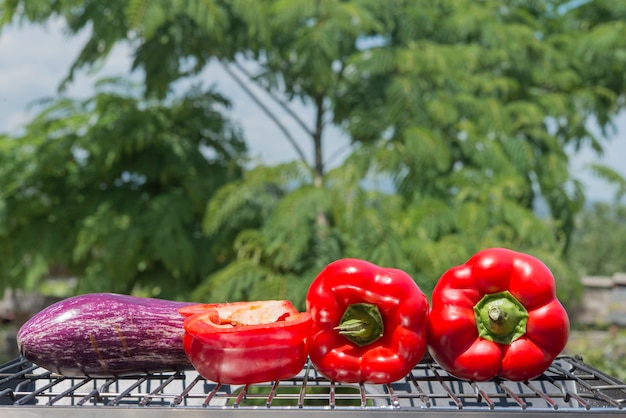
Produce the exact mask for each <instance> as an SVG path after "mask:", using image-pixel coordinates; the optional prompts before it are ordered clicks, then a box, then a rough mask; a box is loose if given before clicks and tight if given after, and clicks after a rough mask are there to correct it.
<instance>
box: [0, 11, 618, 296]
mask: <svg viewBox="0 0 626 418" xmlns="http://www.w3.org/2000/svg"><path fill="white" fill-rule="evenodd" d="M625 10H626V6H624V5H623V4H621V3H620V4H616V2H611V1H608V0H595V1H588V2H570V1H563V0H540V1H533V2H526V1H512V2H511V1H504V0H494V1H484V2H477V1H472V0H458V1H436V0H428V1H420V2H415V1H409V0H392V1H375V0H352V1H339V0H319V1H308V0H232V1H231V0H229V1H226V0H203V1H197V0H174V1H169V2H165V1H158V0H132V1H127V2H121V1H118V0H116V1H113V2H106V3H103V2H97V1H94V0H85V1H60V2H52V3H51V2H46V1H43V0H29V1H28V2H26V1H24V0H12V1H5V2H4V4H3V6H2V8H1V9H0V14H1V19H2V20H1V21H2V22H4V23H5V24H6V23H9V22H12V21H14V20H15V19H16V18H20V17H21V18H25V19H28V20H30V21H33V22H45V21H46V20H47V19H49V18H50V17H53V16H60V17H61V18H63V19H64V20H65V21H66V22H67V24H68V27H69V29H70V31H71V32H72V33H77V32H80V31H82V30H87V29H88V28H90V27H92V28H93V30H92V32H91V37H90V39H89V41H88V42H87V44H86V45H85V48H84V49H83V51H82V53H81V54H80V56H79V58H78V59H77V60H76V62H75V63H74V64H73V66H72V67H71V69H70V73H69V76H68V80H71V77H72V75H73V74H74V72H75V71H76V70H78V69H80V68H82V67H85V66H91V65H94V64H96V63H98V62H99V61H100V60H102V59H105V58H106V56H107V54H108V52H109V51H110V50H111V47H112V46H113V45H114V44H115V43H117V42H128V43H129V44H130V45H131V46H132V47H133V48H134V51H135V54H134V68H136V69H141V70H143V71H144V73H145V84H146V87H147V89H146V91H147V97H148V98H152V97H156V98H164V97H168V95H169V94H172V92H173V90H172V86H173V83H174V82H175V81H177V80H179V79H182V78H193V76H194V75H195V74H198V73H199V72H200V70H202V69H203V68H205V66H206V64H207V63H209V62H211V61H212V60H217V61H218V62H219V63H221V64H222V65H223V66H224V68H225V69H226V70H227V72H228V73H229V74H231V76H233V77H235V79H236V80H237V81H239V82H240V83H241V85H242V87H244V88H245V86H246V83H248V82H253V83H257V85H259V86H261V87H262V88H264V89H265V91H266V92H267V93H268V95H267V98H268V99H271V100H274V101H276V102H278V103H279V104H280V105H281V106H283V107H284V109H285V110H287V112H288V114H289V115H290V117H293V118H295V120H296V122H297V123H298V124H299V125H300V126H301V127H302V128H303V130H304V132H305V134H306V135H307V137H308V138H309V139H310V140H311V146H312V148H313V150H314V157H313V160H312V161H307V160H306V158H304V153H303V152H302V150H301V149H300V148H299V147H298V146H297V145H295V144H296V142H295V141H293V136H292V134H291V133H290V132H288V131H287V130H286V129H285V128H284V125H282V124H281V122H280V120H279V119H278V118H276V117H274V115H272V114H271V112H269V111H268V109H267V108H266V107H265V106H264V105H263V103H264V102H263V100H262V98H260V97H259V96H256V95H254V94H253V93H250V94H251V98H252V99H254V100H255V101H256V102H257V103H259V104H260V105H261V106H263V108H264V109H265V110H266V111H267V112H268V115H269V116H270V117H272V119H273V120H274V121H275V122H276V123H278V124H279V125H280V127H281V128H282V129H283V133H284V134H285V136H286V138H287V140H289V141H291V143H292V145H294V147H296V153H297V154H298V155H299V156H300V161H298V162H295V163H292V164H286V165H280V166H277V167H262V166H261V167H254V168H253V169H251V170H250V171H246V172H245V173H244V175H243V176H242V177H241V178H239V179H236V180H235V181H234V182H232V183H230V182H226V181H224V183H223V184H222V187H221V188H219V190H218V191H217V192H216V194H215V196H214V198H212V199H208V198H206V201H207V202H206V211H205V212H203V213H202V215H201V216H200V218H202V219H203V233H204V234H205V235H204V236H203V239H207V240H209V241H213V240H222V241H221V242H223V243H224V245H222V246H221V248H220V249H219V251H218V252H215V253H211V257H214V259H215V260H224V268H222V269H219V270H214V271H209V272H208V273H207V274H208V276H207V277H208V278H207V279H206V280H205V281H204V282H203V283H202V284H200V286H199V287H197V289H196V292H195V293H194V295H195V297H197V298H202V299H213V300H216V299H219V300H227V299H229V300H232V299H246V298H257V297H260V296H262V295H268V294H270V295H275V294H280V295H286V296H288V297H290V298H293V299H295V300H301V295H302V293H303V291H302V289H304V287H305V286H306V285H307V284H308V282H309V281H310V280H311V279H312V278H313V277H314V276H315V274H316V273H317V272H318V271H319V269H320V268H321V267H323V265H325V264H326V263H327V262H329V261H332V260H333V259H336V258H340V257H345V256H350V257H359V258H366V259H369V260H370V261H372V262H375V263H379V264H383V265H390V266H391V265H393V266H396V267H400V268H403V269H405V270H406V271H408V272H409V273H410V274H412V275H413V276H414V277H415V278H416V280H417V281H418V282H419V283H420V285H422V286H423V287H424V288H425V290H427V291H428V290H429V289H430V288H431V287H432V285H433V284H434V282H435V281H436V279H437V278H438V277H439V275H441V274H442V273H443V272H444V271H445V270H446V269H447V268H449V267H451V266H452V265H455V264H459V263H462V262H464V261H465V260H466V259H467V258H469V256H471V255H472V254H473V253H474V252H475V251H478V250H479V249H481V248H484V247H487V246H506V247H510V248H514V249H517V250H520V251H526V252H529V253H531V254H534V255H536V256H538V257H539V258H541V259H542V260H544V261H545V262H546V263H547V264H548V265H549V266H550V267H551V268H552V269H553V271H554V272H555V275H556V276H557V278H558V280H559V282H560V287H559V288H560V293H561V294H562V295H568V294H571V290H575V288H576V274H575V273H574V272H573V271H572V269H571V268H570V267H569V266H568V265H567V264H566V262H565V259H564V255H565V254H566V253H567V251H568V249H569V245H570V242H571V236H572V233H573V230H574V219H575V215H576V213H578V212H579V211H580V210H581V208H582V206H583V203H584V193H583V190H581V186H580V183H579V182H578V180H577V179H576V177H575V175H574V174H573V173H570V171H569V161H568V154H567V153H566V151H565V150H566V149H567V148H573V149H580V148H583V147H591V148H593V149H595V150H596V151H598V152H600V151H601V150H602V139H603V138H602V137H597V136H595V135H594V134H593V133H592V132H591V131H590V130H589V129H588V128H587V127H588V126H589V122H590V121H591V120H594V121H595V122H597V123H598V125H599V126H600V127H601V128H602V129H603V130H604V131H603V132H604V133H606V130H608V129H610V127H611V121H612V118H613V117H614V116H615V115H616V114H617V113H618V112H619V111H620V110H622V109H623V108H624V105H625V104H626V103H625V99H624V97H625V95H624V93H625V85H624V77H623V68H625V67H626V36H624V35H626V33H625V22H626V17H625V16H626V13H625ZM105 15H106V16H105ZM107 22H109V23H110V24H107ZM244 80H247V81H244ZM295 100H301V101H303V102H305V103H306V104H308V105H309V106H311V107H312V108H313V110H314V120H313V122H312V123H311V124H308V123H306V122H305V121H303V120H302V118H301V117H300V116H299V115H297V114H295V113H294V112H293V111H291V108H290V107H289V105H290V103H292V102H293V101H295ZM329 124H334V125H335V126H337V127H340V128H342V129H343V131H344V132H345V133H346V134H347V135H348V136H349V138H350V141H351V144H352V150H351V151H352V153H351V155H350V157H349V158H348V159H347V160H346V161H345V163H344V164H343V165H342V166H341V167H335V168H333V167H330V166H328V164H327V161H326V160H324V157H327V156H325V155H324V152H323V151H324V150H323V148H322V144H323V142H322V139H323V138H324V134H325V132H326V130H325V128H326V127H327V126H328V125H329ZM120 129H121V128H120ZM69 131H71V129H70V130H69ZM596 171H599V170H596ZM613 174H614V173H613ZM381 179H383V180H389V185H388V186H387V187H372V186H371V183H372V182H377V181H380V180H381ZM538 202H545V203H546V204H547V206H548V208H549V212H550V216H549V217H548V218H547V219H540V218H538V216H537V215H536V213H535V208H536V205H537V203H538ZM180 211H181V212H182V211H183V207H182V205H181V207H180ZM94 219H95V220H94V222H96V223H97V221H98V219H97V218H94ZM157 221H158V220H157ZM181 274H184V270H181ZM194 280H195V279H194ZM263 289H266V290H263ZM264 292H265V293H264ZM272 292H274V293H272ZM298 295H300V296H298ZM298 298H300V299H298Z"/></svg>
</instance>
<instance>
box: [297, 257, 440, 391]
mask: <svg viewBox="0 0 626 418" xmlns="http://www.w3.org/2000/svg"><path fill="white" fill-rule="evenodd" d="M306 305H307V311H308V312H310V313H311V317H312V320H313V325H312V329H311V336H310V337H309V357H310V359H311V362H312V363H313V365H314V366H315V367H316V369H317V370H318V371H319V372H320V373H321V374H323V375H324V376H326V377H327V378H329V379H330V380H333V381H337V382H346V383H357V382H358V383H366V382H367V383H390V382H393V381H396V380H399V379H402V378H404V377H405V376H406V375H407V374H408V373H409V372H410V371H411V369H412V368H413V367H414V366H415V365H416V364H417V363H418V362H419V360H420V359H421V358H422V356H423V355H424V353H425V351H426V320H427V315H428V300H427V299H426V296H425V295H424V293H422V291H421V290H420V288H419V287H418V285H417V284H416V283H415V281H414V280H413V279H412V278H411V277H410V276H409V275H408V274H406V273H405V272H403V271H401V270H398V269H391V268H382V267H379V266H377V265H375V264H372V263H369V262H367V261H364V260H358V259H342V260H338V261H335V262H333V263H331V264H329V265H328V266H326V267H325V268H324V269H323V270H322V271H321V272H320V274H319V275H318V276H317V277H316V278H315V280H314V281H313V283H312V284H311V285H310V287H309V290H308V292H307V296H306Z"/></svg>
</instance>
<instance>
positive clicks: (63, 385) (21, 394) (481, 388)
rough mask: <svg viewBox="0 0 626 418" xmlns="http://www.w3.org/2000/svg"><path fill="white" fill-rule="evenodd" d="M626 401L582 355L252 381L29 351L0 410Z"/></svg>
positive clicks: (535, 407)
mask: <svg viewBox="0 0 626 418" xmlns="http://www.w3.org/2000/svg"><path fill="white" fill-rule="evenodd" d="M625 407H626V385H625V384H624V383H623V382H621V381H619V380H618V379H616V378H614V377H612V376H610V375H607V374H606V373H603V372H602V371H600V370H598V369H596V368H594V367H592V366H590V365H588V364H586V363H584V362H583V360H582V359H581V358H580V357H577V356H559V357H558V358H557V359H556V360H555V361H554V362H553V363H552V365H551V366H550V368H549V369H548V370H547V371H546V372H545V373H544V374H542V375H541V376H539V377H537V378H535V379H532V380H530V381H527V382H511V381H507V380H502V379H493V380H490V381H487V382H467V381H464V380H459V379H457V378H455V377H453V376H451V375H449V374H448V373H446V372H445V371H444V370H443V369H442V368H441V367H439V366H438V365H437V364H436V363H434V362H432V361H429V360H425V361H422V362H420V363H419V364H418V365H417V366H416V367H415V368H414V369H413V371H412V372H411V373H410V374H409V375H408V376H407V377H406V378H405V379H403V380H400V381H397V382H394V383H391V384H389V385H369V384H365V385H358V384H341V383H335V382H331V381H329V380H327V379H326V378H324V377H323V376H321V375H320V374H319V373H317V371H316V370H315V368H314V367H313V366H312V365H311V364H310V363H307V365H306V366H305V368H304V369H303V370H302V371H301V372H300V373H299V374H298V375H297V376H295V377H294V378H292V379H286V380H283V381H279V382H268V383H261V384H254V385H249V386H243V385H220V384H218V383H215V382H210V381H208V380H206V379H204V378H202V377H201V376H199V375H198V374H197V373H196V372H195V371H188V372H177V373H174V372H172V373H158V374H141V375H134V376H123V377H115V378H110V379H108V378H66V377H63V376H60V375H57V374H54V373H51V372H49V371H47V370H45V369H42V368H40V367H38V366H35V365H33V364H32V363H30V362H28V361H27V360H25V359H23V358H16V359H14V360H12V361H10V362H8V363H5V364H3V365H0V411H2V410H3V409H4V410H10V411H13V412H22V413H28V414H29V415H28V416H46V417H53V418H55V417H56V416H59V417H61V416H64V415H65V414H68V413H72V414H73V413H78V414H80V415H84V416H90V417H99V416H103V417H104V416H106V415H108V416H109V418H110V416H111V415H113V416H116V417H124V416H127V415H128V416H134V417H141V416H143V415H142V414H150V416H151V417H155V414H156V416H157V417H159V416H168V415H170V414H175V413H179V412H183V411H184V413H185V414H186V415H185V416H186V417H195V416H200V414H206V413H207V412H208V411H212V413H215V414H219V415H222V414H225V415H226V416H231V417H236V416H239V415H242V414H248V413H250V412H251V411H254V413H261V414H266V413H269V414H273V415H278V416H283V414H293V413H295V412H297V413H298V414H300V415H302V414H303V416H320V415H322V414H325V413H328V412H332V414H333V415H337V416H344V415H347V416H352V415H357V414H358V416H360V417H369V416H371V417H374V416H376V417H381V416H382V417H384V416H391V414H397V413H403V412H405V413H406V412H420V413H421V414H423V416H431V415H432V416H438V417H441V416H442V414H443V415H448V414H452V413H458V412H459V411H461V412H463V415H464V416H482V415H483V414H484V413H486V412H489V413H490V414H492V416H493V414H495V415H497V416H504V414H511V413H514V414H515V413H524V414H529V413H531V414H532V415H534V416H554V413H557V414H567V415H568V416H588V415H589V414H592V415H594V416H598V415H602V416H609V415H614V414H623V413H624V408H625ZM424 414H425V415H424ZM146 416H147V415H146Z"/></svg>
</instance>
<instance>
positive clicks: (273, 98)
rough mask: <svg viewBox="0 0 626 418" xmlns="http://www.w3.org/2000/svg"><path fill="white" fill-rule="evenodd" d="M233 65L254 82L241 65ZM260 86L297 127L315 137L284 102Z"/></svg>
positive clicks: (236, 63) (234, 62) (235, 63)
mask: <svg viewBox="0 0 626 418" xmlns="http://www.w3.org/2000/svg"><path fill="white" fill-rule="evenodd" d="M233 64H234V65H235V67H237V69H238V70H239V71H240V72H242V73H243V74H244V75H245V76H246V77H248V80H251V81H253V80H254V77H253V76H252V74H250V72H249V71H248V70H246V69H245V68H244V66H243V65H241V64H240V63H239V62H238V61H237V60H235V61H233ZM260 86H261V87H262V88H263V89H264V90H265V91H266V92H267V94H268V95H269V96H270V98H271V99H272V100H273V101H274V102H276V103H277V104H278V105H279V106H280V107H281V108H282V109H283V110H284V111H285V112H287V113H288V114H289V116H291V117H292V118H293V119H294V120H295V121H296V123H297V124H298V125H300V127H301V128H302V129H304V131H305V132H306V133H307V134H309V135H310V136H313V135H315V133H314V132H313V131H312V130H311V129H310V128H309V127H308V126H307V124H306V123H305V122H304V121H303V120H302V119H301V118H300V116H298V114H297V113H296V112H294V111H293V110H292V109H291V108H290V107H289V105H288V104H287V103H286V102H284V101H283V100H281V99H279V98H278V97H276V95H274V94H273V93H272V92H271V91H270V90H269V89H268V88H266V87H264V86H262V85H260Z"/></svg>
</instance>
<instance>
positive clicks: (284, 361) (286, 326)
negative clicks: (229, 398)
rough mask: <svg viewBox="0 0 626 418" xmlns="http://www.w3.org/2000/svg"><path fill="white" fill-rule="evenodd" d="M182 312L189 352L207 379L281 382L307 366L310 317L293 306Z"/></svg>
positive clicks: (236, 304) (193, 307)
mask: <svg viewBox="0 0 626 418" xmlns="http://www.w3.org/2000/svg"><path fill="white" fill-rule="evenodd" d="M179 312H180V313H181V314H182V315H183V316H186V318H185V321H184V322H183V326H184V328H185V334H184V336H183V347H184V349H185V353H186V354H187V357H188V358H189V361H190V362H191V364H192V365H193V366H194V368H195V369H196V370H197V371H198V373H200V375H202V376H203V377H205V378H206V379H209V380H212V381H214V382H219V383H228V384H250V383H259V382H269V381H276V380H281V379H287V378H290V377H292V376H294V375H296V374H297V373H298V372H300V370H302V367H303V366H304V363H305V362H306V359H307V354H308V352H307V346H306V337H307V336H308V334H309V330H310V328H311V315H310V314H309V313H307V312H298V311H297V310H296V309H295V308H294V307H293V305H292V304H291V302H289V301H286V300H282V301H276V300H274V301H259V302H234V303H223V304H202V305H191V306H187V307H184V308H181V309H180V310H179Z"/></svg>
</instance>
